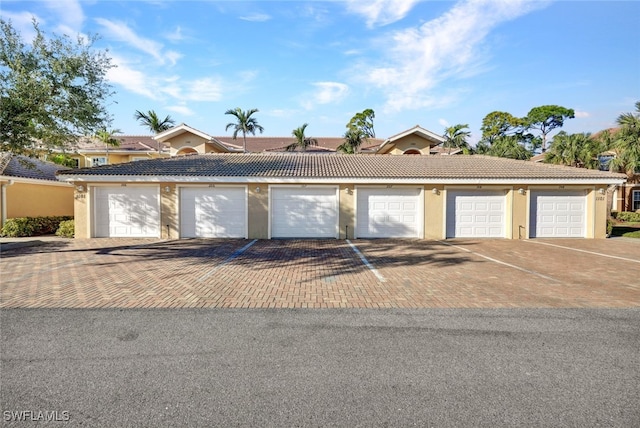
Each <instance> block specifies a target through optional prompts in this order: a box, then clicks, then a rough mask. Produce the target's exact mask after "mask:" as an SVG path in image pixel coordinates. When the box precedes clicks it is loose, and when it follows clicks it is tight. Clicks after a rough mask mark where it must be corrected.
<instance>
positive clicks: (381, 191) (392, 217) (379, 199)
mask: <svg viewBox="0 0 640 428" xmlns="http://www.w3.org/2000/svg"><path fill="white" fill-rule="evenodd" d="M420 196H421V189H420V188H409V189H408V188H404V189H402V188H397V189H392V188H378V189H376V188H359V189H358V190H357V198H356V212H357V218H356V234H355V235H356V237H358V238H416V237H420V235H421V225H420V219H421V218H422V217H421V215H420V211H419V210H420V204H419V201H420Z"/></svg>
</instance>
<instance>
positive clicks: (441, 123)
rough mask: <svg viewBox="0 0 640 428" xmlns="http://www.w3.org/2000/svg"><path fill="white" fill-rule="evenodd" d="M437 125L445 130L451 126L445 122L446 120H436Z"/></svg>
mask: <svg viewBox="0 0 640 428" xmlns="http://www.w3.org/2000/svg"><path fill="white" fill-rule="evenodd" d="M438 123H439V124H440V125H442V126H443V127H445V128H448V127H449V126H451V125H449V122H447V120H446V119H438Z"/></svg>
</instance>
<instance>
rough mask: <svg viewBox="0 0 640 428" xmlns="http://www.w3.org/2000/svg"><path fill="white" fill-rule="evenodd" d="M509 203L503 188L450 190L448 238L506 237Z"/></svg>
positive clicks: (448, 195)
mask: <svg viewBox="0 0 640 428" xmlns="http://www.w3.org/2000/svg"><path fill="white" fill-rule="evenodd" d="M505 206H506V204H505V195H504V192H502V191H471V190H457V191H456V190H450V191H448V192H447V228H446V230H447V233H446V235H447V238H504V236H505Z"/></svg>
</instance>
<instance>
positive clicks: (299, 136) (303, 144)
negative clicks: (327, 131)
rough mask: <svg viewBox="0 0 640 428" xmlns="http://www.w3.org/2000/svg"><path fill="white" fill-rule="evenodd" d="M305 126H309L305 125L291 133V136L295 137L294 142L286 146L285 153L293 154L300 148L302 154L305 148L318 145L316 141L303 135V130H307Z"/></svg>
mask: <svg viewBox="0 0 640 428" xmlns="http://www.w3.org/2000/svg"><path fill="white" fill-rule="evenodd" d="M307 126H309V124H308V123H305V124H303V125H302V126H300V127H298V128H296V129H294V130H293V131H292V132H291V135H293V136H294V137H296V141H295V142H294V143H292V144H289V145H288V146H287V151H289V152H293V151H295V149H296V148H298V147H300V148H301V149H302V151H303V152H306V151H307V147H309V146H317V145H318V140H316V139H315V138H311V137H307V136H306V135H304V132H305V129H307Z"/></svg>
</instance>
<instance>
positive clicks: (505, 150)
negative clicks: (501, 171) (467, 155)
mask: <svg viewBox="0 0 640 428" xmlns="http://www.w3.org/2000/svg"><path fill="white" fill-rule="evenodd" d="M477 153H478V154H484V155H488V156H497V157H501V158H510V159H520V160H528V159H530V158H531V155H532V153H531V152H530V151H529V150H527V149H526V148H525V147H524V146H523V145H522V144H520V142H519V140H518V137H517V136H515V135H507V136H502V137H498V138H497V139H495V140H494V142H493V144H491V145H488V144H486V143H485V144H479V146H478V148H477Z"/></svg>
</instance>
